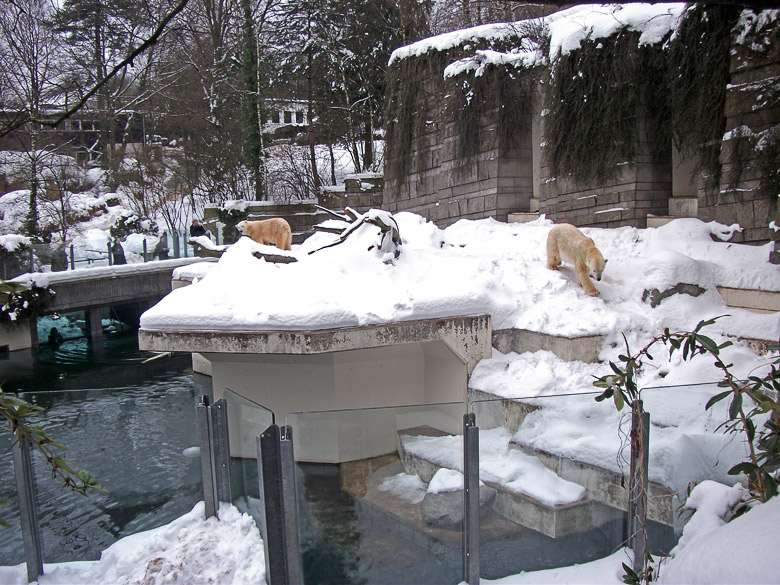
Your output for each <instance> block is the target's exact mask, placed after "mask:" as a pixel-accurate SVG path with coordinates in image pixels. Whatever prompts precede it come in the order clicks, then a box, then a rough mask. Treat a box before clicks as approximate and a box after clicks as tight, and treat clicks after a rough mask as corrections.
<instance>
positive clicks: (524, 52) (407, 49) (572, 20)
mask: <svg viewBox="0 0 780 585" xmlns="http://www.w3.org/2000/svg"><path fill="white" fill-rule="evenodd" d="M685 10H686V4H685V3H682V2H670V3H658V4H655V3H654V4H649V3H629V4H585V5H580V6H574V7H572V8H568V9H566V10H561V11H559V12H556V13H554V14H551V15H549V16H546V17H543V18H539V19H532V20H525V21H518V22H510V23H495V24H485V25H480V26H475V27H471V28H466V29H461V30H456V31H452V32H448V33H444V34H441V35H437V36H434V37H430V38H427V39H423V40H421V41H417V42H415V43H412V44H410V45H406V46H404V47H400V48H398V49H396V50H395V51H393V53H392V54H391V55H390V60H389V64H390V65H392V64H393V63H395V62H397V61H399V60H401V59H406V58H409V57H419V56H421V55H424V54H426V53H429V52H432V51H448V50H450V49H454V48H455V47H462V46H464V45H467V44H470V43H474V44H475V45H477V46H480V45H484V44H486V43H493V42H496V41H501V40H505V39H511V38H514V37H517V36H518V35H522V32H521V31H523V30H527V29H528V26H529V25H531V24H536V25H541V26H544V27H545V28H546V29H547V34H548V35H549V37H550V48H549V53H548V54H546V55H542V54H541V52H540V50H541V49H540V48H539V47H534V48H530V49H529V48H527V47H526V48H524V49H520V48H517V49H515V50H513V51H510V52H509V53H506V54H504V56H501V57H499V55H501V54H500V53H499V54H495V52H490V51H482V50H480V51H478V53H479V54H480V57H481V58H482V59H483V60H490V61H491V62H494V63H495V62H503V63H506V62H513V63H515V64H523V65H525V66H529V65H533V64H536V63H540V62H543V61H544V60H545V59H548V60H553V59H555V58H557V57H559V56H560V55H565V54H567V53H568V52H570V51H572V50H574V49H577V48H578V47H579V46H580V44H581V43H582V41H584V40H585V39H599V38H606V37H609V36H610V35H612V34H614V33H616V32H618V31H619V30H623V29H625V30H632V31H637V32H639V33H640V37H639V44H640V45H645V44H654V43H658V42H660V41H662V40H663V39H664V38H665V37H666V36H667V35H668V34H669V33H670V32H672V31H673V30H675V28H676V26H677V23H678V22H679V20H680V17H681V16H682V15H683V13H684V12H685ZM453 74H454V72H453V71H452V70H450V72H449V75H450V76H451V75H453Z"/></svg>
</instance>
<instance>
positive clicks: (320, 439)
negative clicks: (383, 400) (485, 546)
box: [287, 403, 466, 585]
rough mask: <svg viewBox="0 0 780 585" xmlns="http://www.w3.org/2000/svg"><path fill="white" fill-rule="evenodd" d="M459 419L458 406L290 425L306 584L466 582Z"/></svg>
mask: <svg viewBox="0 0 780 585" xmlns="http://www.w3.org/2000/svg"><path fill="white" fill-rule="evenodd" d="M465 413H466V405H465V404H464V403H457V404H435V405H422V406H404V407H395V408H375V409H363V410H345V411H330V412H312V413H296V414H291V415H289V416H288V417H287V424H288V425H290V426H291V427H292V429H293V447H294V451H295V459H296V492H297V497H298V514H299V539H300V543H301V554H302V563H303V573H304V582H305V583H307V584H313V583H330V584H339V583H344V584H354V583H372V584H373V583H406V584H409V585H421V584H429V583H430V584H434V583H435V584H448V583H452V584H456V583H460V582H462V581H463V567H462V541H463V535H462V531H463V494H462V491H459V486H461V488H460V489H462V485H463V477H462V470H463V437H462V431H463V415H464V414H465ZM440 470H441V471H440ZM458 472H461V473H458Z"/></svg>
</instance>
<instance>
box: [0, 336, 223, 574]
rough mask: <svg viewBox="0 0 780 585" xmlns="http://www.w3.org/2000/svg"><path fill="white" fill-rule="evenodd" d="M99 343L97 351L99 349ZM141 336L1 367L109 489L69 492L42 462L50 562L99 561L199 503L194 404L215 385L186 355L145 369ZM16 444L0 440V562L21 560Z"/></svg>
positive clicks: (7, 381) (76, 345) (17, 359)
mask: <svg viewBox="0 0 780 585" xmlns="http://www.w3.org/2000/svg"><path fill="white" fill-rule="evenodd" d="M96 345H97V344H96ZM150 355H151V354H148V353H147V352H141V351H139V350H138V347H137V341H136V337H135V335H129V336H128V335H124V336H117V337H107V338H106V340H105V343H104V344H103V347H102V348H101V350H100V351H96V349H95V347H92V346H90V344H88V343H87V342H86V340H71V341H66V342H65V343H63V344H62V345H61V346H60V347H59V348H57V349H56V350H54V349H51V348H43V349H41V350H39V351H27V352H24V351H22V352H12V353H11V354H10V355H9V356H8V359H6V360H3V361H0V379H2V380H3V389H4V390H5V391H9V390H12V391H18V392H19V393H20V396H21V397H22V398H25V399H26V400H29V401H30V402H32V403H34V404H36V405H39V406H42V407H44V408H46V412H45V414H44V415H43V416H42V417H41V420H40V421H39V422H38V424H40V426H42V427H43V428H44V430H46V432H47V433H48V434H50V435H51V436H52V437H53V438H54V439H55V440H56V441H57V442H59V443H62V444H65V445H67V446H68V447H69V448H70V450H69V451H68V452H67V455H66V457H67V459H68V460H74V461H77V462H78V463H77V465H76V467H77V468H79V469H85V470H86V471H88V472H89V473H90V474H91V475H93V476H94V477H96V478H97V479H98V481H99V482H100V483H101V485H102V487H103V489H102V490H100V491H92V492H90V494H89V496H87V497H84V496H80V495H78V494H74V493H71V492H70V491H66V490H64V489H62V487H61V486H60V485H59V484H58V483H57V482H55V481H54V480H53V479H52V478H51V476H50V473H48V472H47V470H46V469H45V467H44V465H43V462H42V461H41V460H40V459H39V458H38V457H36V458H35V461H34V468H35V474H36V483H37V488H38V514H39V520H40V525H41V536H42V540H43V546H44V560H45V562H60V561H70V560H92V559H97V558H99V556H100V552H101V551H102V550H104V549H105V548H106V547H107V546H109V545H110V544H112V543H113V542H115V541H116V540H117V539H119V538H121V537H123V536H126V535H129V534H133V533H136V532H139V531H143V530H147V529H149V528H154V527H157V526H161V525H163V524H166V523H168V522H170V521H171V520H173V519H174V518H176V517H178V516H181V515H182V514H184V513H186V512H188V511H189V510H191V509H192V507H193V506H194V505H195V503H196V502H198V501H199V500H200V499H202V486H201V479H200V467H199V460H198V459H197V458H195V459H193V458H188V457H185V456H184V455H183V451H184V450H185V449H187V448H188V447H191V446H193V445H196V444H197V427H196V424H195V401H196V397H197V396H198V395H199V394H202V393H203V392H204V391H208V390H209V388H208V387H209V385H210V381H209V380H208V379H206V378H204V377H202V376H197V375H194V374H193V373H192V371H191V367H190V366H191V362H190V358H189V356H178V357H173V358H162V359H159V360H155V361H153V362H149V363H146V364H143V363H142V362H143V360H144V359H147V358H148V357H150ZM8 447H9V439H8V437H7V436H6V435H4V434H2V435H0V500H8V501H10V502H12V505H9V506H4V507H2V508H1V509H0V515H2V516H3V517H4V518H5V519H6V520H8V521H9V522H10V524H11V526H10V528H6V529H2V531H3V533H4V536H6V535H10V538H5V539H4V540H2V541H0V563H1V564H15V563H19V562H21V561H22V560H23V549H22V541H21V536H20V527H19V518H18V511H17V510H16V505H15V501H16V491H15V485H14V480H13V475H12V473H10V470H11V469H12V468H11V463H10V460H11V454H10V452H9V450H8Z"/></svg>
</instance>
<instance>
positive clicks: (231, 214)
mask: <svg viewBox="0 0 780 585" xmlns="http://www.w3.org/2000/svg"><path fill="white" fill-rule="evenodd" d="M247 217H249V215H248V213H247V211H246V209H244V208H241V207H218V208H217V218H218V219H219V221H220V222H221V223H223V224H225V227H224V229H223V230H222V234H223V237H224V240H225V242H224V243H225V244H232V243H233V242H235V241H236V240H238V238H240V237H241V234H240V233H238V230H237V229H236V224H237V223H238V222H239V221H243V220H245V219H247Z"/></svg>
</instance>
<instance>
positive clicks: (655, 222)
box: [647, 215, 683, 228]
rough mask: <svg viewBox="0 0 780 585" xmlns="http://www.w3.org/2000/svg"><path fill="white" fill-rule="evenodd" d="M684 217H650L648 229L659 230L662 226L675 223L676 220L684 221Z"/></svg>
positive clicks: (648, 218) (648, 217)
mask: <svg viewBox="0 0 780 585" xmlns="http://www.w3.org/2000/svg"><path fill="white" fill-rule="evenodd" d="M682 217H683V216H681V215H648V216H647V227H649V228H659V227H661V226H662V225H666V224H667V223H669V222H670V221H674V220H675V219H682Z"/></svg>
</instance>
